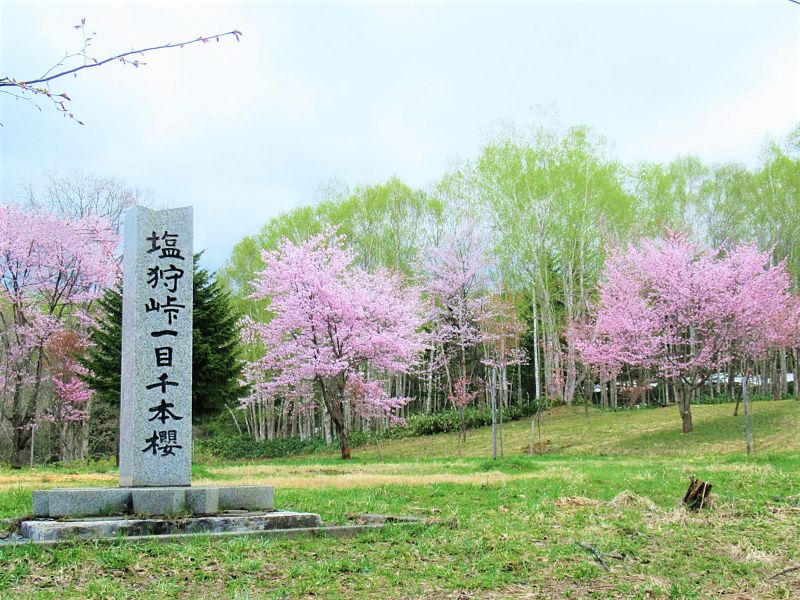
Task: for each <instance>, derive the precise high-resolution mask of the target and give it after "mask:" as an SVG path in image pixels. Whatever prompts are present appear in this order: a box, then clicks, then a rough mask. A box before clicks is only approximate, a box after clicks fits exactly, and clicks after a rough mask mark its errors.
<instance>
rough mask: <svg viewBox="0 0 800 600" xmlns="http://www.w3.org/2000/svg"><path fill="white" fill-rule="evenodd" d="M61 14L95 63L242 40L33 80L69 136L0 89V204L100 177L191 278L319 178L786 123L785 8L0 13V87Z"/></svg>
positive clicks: (142, 5)
mask: <svg viewBox="0 0 800 600" xmlns="http://www.w3.org/2000/svg"><path fill="white" fill-rule="evenodd" d="M81 18H85V19H86V24H87V31H89V32H96V34H97V35H96V36H95V38H94V41H93V45H92V47H91V49H90V54H91V55H92V56H94V57H96V58H103V57H106V56H109V55H114V54H116V53H118V52H120V51H126V50H130V49H133V48H141V47H147V46H151V45H159V44H163V43H165V42H178V41H185V40H190V39H193V38H196V37H198V36H199V35H210V34H212V33H221V32H226V31H230V30H234V29H237V30H240V31H241V32H242V34H243V36H242V38H241V41H240V42H238V43H237V42H236V41H235V40H234V39H232V38H226V39H223V40H221V41H220V42H219V43H215V42H212V43H210V44H204V45H203V44H197V45H193V46H188V47H185V48H183V49H170V50H164V51H160V52H157V53H152V54H149V55H147V56H146V57H145V58H143V59H142V60H144V61H145V62H146V63H147V64H146V65H145V66H142V67H140V68H134V67H131V66H128V65H122V64H118V63H110V64H107V65H104V66H102V67H99V68H96V69H92V70H90V71H85V72H82V73H81V74H80V75H79V76H78V77H77V78H68V79H63V80H59V81H57V82H54V83H53V86H52V87H53V91H55V92H62V91H63V92H67V93H68V95H69V96H70V98H71V99H72V100H71V102H70V103H69V105H70V108H71V110H72V111H73V113H74V114H75V115H76V117H77V118H79V119H80V120H82V121H84V123H85V125H83V126H81V125H78V124H77V123H75V122H74V121H71V120H70V119H67V118H64V117H63V116H62V115H60V114H59V113H58V112H56V111H55V110H54V109H53V108H52V107H50V106H48V105H46V104H43V105H42V107H41V108H42V109H41V111H40V110H37V109H36V108H34V107H32V106H30V105H29V104H26V103H24V102H21V101H15V100H13V99H12V98H10V97H8V96H4V95H2V94H0V123H2V125H3V126H2V127H1V128H0V201H4V202H8V201H11V200H13V199H14V198H15V197H18V196H19V194H20V191H21V186H22V185H24V184H25V183H26V182H33V183H36V182H37V181H41V179H42V177H43V173H44V172H45V171H47V170H56V171H57V172H60V173H63V174H68V173H71V172H77V173H93V174H101V175H109V176H114V177H117V178H119V179H122V180H124V181H126V182H127V183H129V184H130V185H132V186H135V187H137V188H140V189H141V190H143V193H144V198H145V200H146V201H147V203H148V204H149V205H151V206H153V207H167V206H170V207H172V206H185V205H193V206H194V207H195V247H196V249H198V250H199V249H205V255H204V262H205V266H207V267H210V268H212V269H216V268H219V267H220V266H222V265H223V264H224V263H225V261H226V260H227V259H228V257H229V256H230V252H231V250H232V248H233V246H234V245H235V244H236V242H238V241H239V240H240V239H241V238H242V237H243V236H245V235H251V234H254V233H256V232H257V231H258V230H259V229H260V228H261V226H262V225H263V224H264V223H265V222H266V221H267V220H269V219H270V218H271V217H274V216H276V215H278V214H280V213H281V212H284V211H287V210H290V209H292V208H295V207H297V206H302V205H306V204H310V203H313V202H315V201H316V200H318V198H319V190H320V189H321V188H322V186H324V185H326V184H328V183H329V182H331V181H336V182H339V184H340V185H347V186H350V187H354V186H356V185H361V184H374V183H379V182H382V181H385V180H387V179H389V178H391V177H392V176H397V177H399V178H400V179H401V180H403V181H404V182H406V183H407V184H409V185H412V186H415V187H421V188H425V187H427V186H429V185H430V184H432V183H433V182H435V181H436V180H437V179H438V178H440V177H441V176H442V175H443V174H444V173H445V172H446V171H447V169H448V168H450V167H452V166H453V165H455V164H458V162H459V161H462V160H469V159H471V158H474V157H476V156H477V154H478V152H479V151H480V148H481V146H482V145H483V144H484V143H485V142H486V141H487V139H488V138H489V137H490V136H491V135H492V132H494V131H497V127H498V123H512V124H515V125H516V126H517V127H520V128H523V129H524V128H526V127H530V126H531V125H532V124H534V123H537V122H541V120H542V119H543V118H546V119H553V118H557V120H558V122H559V123H561V124H563V125H565V126H568V125H588V126H590V127H592V128H593V129H594V130H595V131H596V132H598V133H599V134H601V135H603V136H605V137H606V138H607V139H608V140H609V142H610V144H611V149H612V153H613V154H614V155H615V156H617V157H618V158H619V159H621V160H624V161H627V162H635V161H641V160H651V161H662V162H666V161H669V160H672V159H674V158H676V157H678V156H681V155H686V154H693V155H696V156H699V157H700V158H701V159H703V160H705V161H708V162H722V161H738V162H743V163H745V164H756V162H757V160H758V156H759V153H760V152H761V150H762V148H763V146H764V144H765V141H766V140H767V139H769V138H778V139H779V138H782V137H784V136H785V135H786V134H787V133H788V132H789V131H790V130H791V129H792V128H793V127H794V126H795V125H796V124H798V123H800V5H798V4H794V3H792V2H790V1H789V0H759V1H757V2H737V1H730V0H729V1H727V2H715V3H712V2H702V1H691V2H690V1H683V2H677V1H676V2H650V1H644V0H643V1H640V2H615V3H609V2H599V1H598V2H582V3H578V2H568V1H562V2H549V3H546V2H527V3H522V2H514V3H489V2H486V3H454V2H441V3H427V4H426V3H333V2H318V3H300V2H292V3H273V2H224V3H223V2H216V3H202V2H169V1H164V0H162V1H161V2H157V3H156V2H152V3H147V2H127V3H123V2H102V3H101V2H94V3H91V2H90V3H86V2H84V3H76V2H48V1H46V0H39V1H36V2H33V1H31V2H13V1H7V0H0V77H1V76H11V77H14V78H15V79H18V80H20V79H29V78H31V77H35V76H38V75H40V74H41V73H43V72H44V71H46V70H47V69H48V68H49V67H50V66H52V65H53V64H54V63H56V62H58V60H59V59H60V58H61V57H62V56H64V54H65V53H66V52H67V51H74V50H76V49H78V48H79V47H80V45H81V37H80V35H79V32H78V31H76V30H75V29H74V28H73V25H75V24H77V23H79V22H80V19H81ZM554 115H555V117H554Z"/></svg>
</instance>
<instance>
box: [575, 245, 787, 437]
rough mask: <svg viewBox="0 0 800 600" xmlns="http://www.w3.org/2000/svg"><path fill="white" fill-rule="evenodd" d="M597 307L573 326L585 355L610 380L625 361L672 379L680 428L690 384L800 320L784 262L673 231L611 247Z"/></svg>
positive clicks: (777, 343)
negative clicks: (775, 262) (714, 245)
mask: <svg viewBox="0 0 800 600" xmlns="http://www.w3.org/2000/svg"><path fill="white" fill-rule="evenodd" d="M594 308H595V310H594V314H593V315H592V316H591V319H590V321H588V322H585V323H580V324H574V325H573V327H572V329H571V331H570V336H571V337H572V339H573V340H574V342H575V345H576V348H577V349H578V351H579V353H580V356H581V358H582V360H583V361H584V362H585V363H586V364H588V365H590V366H591V367H593V368H594V369H595V370H597V371H598V372H599V373H601V377H603V378H606V379H610V378H612V377H614V376H615V375H616V374H618V373H619V371H620V370H621V369H622V368H623V366H626V365H627V366H631V367H636V368H640V369H643V370H649V371H652V372H654V373H655V374H656V375H658V376H660V377H661V378H662V379H663V380H664V381H668V382H670V383H671V384H672V386H673V389H674V390H675V393H676V396H677V401H678V408H679V411H680V415H681V419H682V425H683V431H684V433H688V432H689V431H691V430H692V413H691V394H692V391H693V390H694V389H696V388H697V387H699V386H700V385H702V384H703V383H704V382H705V381H706V379H707V378H708V376H709V375H710V373H711V372H713V371H715V370H717V369H719V368H721V367H722V366H723V365H726V364H727V363H729V362H730V361H731V360H732V359H734V358H742V359H747V358H754V357H756V356H759V355H761V354H762V353H764V352H766V351H768V350H770V349H775V348H780V347H785V346H786V345H788V344H790V343H791V341H790V340H791V339H792V336H794V335H796V331H797V326H798V317H797V300H796V298H795V297H794V296H793V295H792V293H791V287H790V279H789V276H788V273H787V271H786V268H785V265H784V264H783V263H781V264H778V265H772V264H771V261H770V255H769V253H767V252H760V251H758V250H757V249H756V248H755V247H753V246H734V247H731V248H717V249H711V248H707V247H704V246H702V245H700V244H697V243H694V242H692V241H690V240H689V239H688V237H686V236H684V235H681V234H677V233H670V234H669V235H668V236H667V237H666V238H665V239H661V240H648V241H643V242H641V243H639V244H631V245H629V246H627V247H625V248H618V249H616V250H613V251H611V252H610V254H609V256H608V259H607V260H606V263H605V273H604V279H603V281H602V282H601V284H600V294H599V300H598V302H597V304H596V306H595V307H594Z"/></svg>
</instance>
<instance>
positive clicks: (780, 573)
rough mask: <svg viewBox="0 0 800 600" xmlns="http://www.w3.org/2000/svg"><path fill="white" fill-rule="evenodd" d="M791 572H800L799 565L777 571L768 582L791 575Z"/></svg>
mask: <svg viewBox="0 0 800 600" xmlns="http://www.w3.org/2000/svg"><path fill="white" fill-rule="evenodd" d="M792 571H800V565H794V566H793V567H787V568H785V569H784V570H783V571H778V572H777V573H775V575H773V576H772V577H770V580H772V579H775V578H777V577H780V576H781V575H786V574H787V573H791V572H792Z"/></svg>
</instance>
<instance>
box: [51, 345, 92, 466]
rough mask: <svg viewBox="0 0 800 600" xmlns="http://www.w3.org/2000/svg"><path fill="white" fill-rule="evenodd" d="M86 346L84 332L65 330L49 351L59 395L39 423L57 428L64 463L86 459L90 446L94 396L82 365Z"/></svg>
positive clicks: (54, 395)
mask: <svg viewBox="0 0 800 600" xmlns="http://www.w3.org/2000/svg"><path fill="white" fill-rule="evenodd" d="M86 342H87V340H86V335H85V332H84V331H75V330H66V329H65V330H62V331H60V332H58V333H56V334H55V335H53V336H52V337H51V338H50V339H49V340H48V342H47V345H46V347H45V357H46V361H47V363H48V367H49V368H48V372H49V373H50V380H51V383H52V385H53V390H54V392H55V393H54V394H53V400H52V402H51V403H50V405H49V407H46V408H44V409H43V411H42V414H41V416H40V417H39V420H41V421H49V422H50V423H52V424H53V425H54V426H55V427H56V428H57V430H58V438H59V448H60V454H61V460H64V461H69V460H75V459H77V458H79V457H80V456H82V455H85V454H84V450H85V449H84V448H83V447H82V446H83V444H88V436H87V435H86V433H87V432H86V430H85V429H86V428H87V427H88V424H89V416H90V415H91V402H92V397H93V395H94V392H93V390H92V388H90V387H89V384H88V383H86V382H85V381H84V380H83V379H82V376H83V375H85V374H86V372H87V371H86V368H85V367H83V366H82V365H81V364H80V363H78V357H79V356H80V354H81V353H83V352H84V350H85V348H86Z"/></svg>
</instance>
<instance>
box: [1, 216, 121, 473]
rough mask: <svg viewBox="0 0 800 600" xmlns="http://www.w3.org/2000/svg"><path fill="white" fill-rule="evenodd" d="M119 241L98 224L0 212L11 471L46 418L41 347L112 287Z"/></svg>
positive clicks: (4, 397) (4, 408)
mask: <svg viewBox="0 0 800 600" xmlns="http://www.w3.org/2000/svg"><path fill="white" fill-rule="evenodd" d="M118 241H119V240H118V236H117V234H116V233H115V232H113V231H112V230H111V229H110V228H109V227H108V225H107V222H106V221H105V220H104V219H101V218H93V217H86V218H82V219H77V220H69V219H63V218H59V217H56V216H54V215H52V214H48V213H45V212H38V211H32V212H28V211H24V210H22V209H20V208H18V207H14V206H0V328H1V329H0V375H1V376H2V387H1V388H0V417H1V418H2V422H6V423H8V424H9V425H10V426H11V430H12V435H11V437H12V445H13V448H12V458H11V464H12V466H14V467H20V466H21V465H22V464H23V462H24V459H25V454H26V449H27V447H28V444H29V442H30V439H31V435H32V428H33V427H34V426H35V424H36V419H37V418H39V417H41V416H43V415H44V410H43V407H42V405H41V403H42V399H43V396H44V393H43V392H44V389H43V388H44V387H45V385H46V384H47V383H48V379H49V375H48V369H47V366H48V365H47V364H46V361H47V356H46V351H45V350H46V345H47V344H48V342H49V341H50V340H51V339H53V337H54V336H56V335H57V334H59V333H60V332H62V331H64V330H65V329H67V328H69V327H70V326H74V325H75V324H76V323H77V322H78V321H79V320H80V318H81V312H80V311H81V309H82V308H83V307H85V306H86V304H87V303H89V302H91V301H92V300H93V299H95V298H97V297H98V295H99V294H100V293H101V292H102V290H103V289H104V288H105V287H107V286H110V285H112V284H113V283H114V281H115V279H116V277H117V269H118V265H117V261H116V257H115V252H116V251H117V248H118ZM62 382H63V383H65V384H69V381H66V382H64V381H63V380H62ZM64 391H65V392H66V389H65V390H64ZM74 391H75V390H72V391H70V392H69V393H67V396H70V397H72V396H74V394H73V393H72V392H74Z"/></svg>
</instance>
